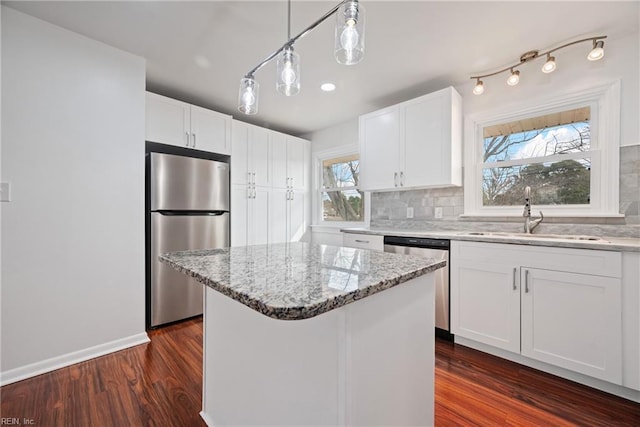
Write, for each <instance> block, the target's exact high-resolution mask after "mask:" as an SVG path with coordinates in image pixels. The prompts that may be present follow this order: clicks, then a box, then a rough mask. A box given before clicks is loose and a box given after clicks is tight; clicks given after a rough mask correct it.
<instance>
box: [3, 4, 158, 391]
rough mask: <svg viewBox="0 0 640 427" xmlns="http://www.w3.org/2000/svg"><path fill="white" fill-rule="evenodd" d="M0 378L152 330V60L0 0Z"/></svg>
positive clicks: (142, 337) (135, 339) (133, 340)
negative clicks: (148, 306)
mask: <svg viewBox="0 0 640 427" xmlns="http://www.w3.org/2000/svg"><path fill="white" fill-rule="evenodd" d="M1 75H2V106H3V108H2V146H1V148H2V168H1V171H2V177H1V180H2V181H10V182H11V184H12V193H13V197H12V201H11V202H10V203H3V204H2V205H1V209H2V217H1V219H2V228H1V230H2V231H1V233H2V252H1V253H2V261H1V262H2V289H1V292H2V294H1V296H2V298H1V299H2V302H1V310H2V312H1V321H2V323H1V331H2V336H1V338H2V342H1V344H2V345H1V353H0V354H1V361H0V370H1V379H0V381H2V383H8V382H12V381H16V380H18V379H21V378H24V377H28V376H31V375H34V374H36V373H39V372H42V371H47V370H51V369H55V368H56V367H59V366H62V365H67V364H70V363H74V362H76V361H79V360H83V359H86V358H90V357H94V356H96V355H98V354H102V353H105V352H110V351H114V350H116V349H119V348H123V347H127V346H131V345H134V344H137V343H141V342H144V341H146V340H147V336H146V333H145V324H144V306H145V296H144V288H145V276H144V123H145V112H144V111H145V109H144V102H145V101H144V99H145V98H144V91H145V62H144V60H143V59H142V58H139V57H136V56H133V55H131V54H128V53H126V52H122V51H120V50H117V49H115V48H112V47H109V46H107V45H104V44H102V43H99V42H96V41H93V40H90V39H88V38H86V37H83V36H80V35H77V34H75V33H72V32H69V31H66V30H63V29H61V28H59V27H55V26H52V25H50V24H48V23H45V22H43V21H40V20H37V19H35V18H32V17H30V16H27V15H24V14H21V13H19V12H16V11H14V10H13V9H10V8H6V7H3V8H2V74H1Z"/></svg>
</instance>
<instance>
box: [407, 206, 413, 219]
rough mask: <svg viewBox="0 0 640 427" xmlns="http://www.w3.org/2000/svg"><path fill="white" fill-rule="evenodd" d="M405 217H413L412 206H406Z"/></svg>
mask: <svg viewBox="0 0 640 427" xmlns="http://www.w3.org/2000/svg"><path fill="white" fill-rule="evenodd" d="M407 218H413V208H407Z"/></svg>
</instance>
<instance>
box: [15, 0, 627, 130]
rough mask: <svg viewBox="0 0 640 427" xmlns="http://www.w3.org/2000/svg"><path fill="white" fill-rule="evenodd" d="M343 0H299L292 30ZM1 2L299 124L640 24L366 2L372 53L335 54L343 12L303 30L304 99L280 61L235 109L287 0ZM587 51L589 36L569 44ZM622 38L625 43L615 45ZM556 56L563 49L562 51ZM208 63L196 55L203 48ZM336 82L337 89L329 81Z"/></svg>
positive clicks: (594, 16)
mask: <svg viewBox="0 0 640 427" xmlns="http://www.w3.org/2000/svg"><path fill="white" fill-rule="evenodd" d="M338 1H339V0H334V1H302V0H297V1H293V3H292V6H291V9H292V13H291V16H292V19H291V26H292V30H291V31H292V35H295V34H297V33H298V32H299V31H300V30H302V29H303V28H304V27H306V26H307V25H309V24H311V23H312V22H313V21H315V20H316V19H317V18H319V17H320V16H321V15H323V14H324V13H325V12H326V11H328V10H329V9H331V7H332V6H333V5H334V4H337V3H338ZM3 4H5V5H8V6H10V7H12V8H14V9H17V10H20V11H22V12H25V13H27V14H30V15H33V16H36V17H38V18H41V19H43V20H45V21H48V22H51V23H54V24H56V25H59V26H61V27H64V28H67V29H69V30H72V31H75V32H77V33H80V34H84V35H86V36H88V37H91V38H93V39H96V40H100V41H102V42H104V43H106V44H109V45H112V46H115V47H118V48H120V49H123V50H126V51H129V52H131V53H134V54H136V55H139V56H142V57H144V58H146V60H147V88H148V89H149V90H151V91H153V92H157V93H161V94H165V95H168V96H172V97H175V98H179V99H182V100H185V101H188V102H192V103H195V104H199V105H202V106H204V107H208V108H212V109H215V110H217V111H220V112H224V113H228V114H232V115H233V116H234V117H236V118H238V119H240V120H244V121H248V122H251V123H255V124H258V125H261V126H266V127H270V128H273V129H279V130H282V131H285V132H289V133H293V134H304V133H307V132H311V131H315V130H318V129H323V128H326V127H328V126H331V125H334V124H337V123H341V122H344V121H345V120H348V119H350V118H353V117H356V116H358V115H360V114H362V113H366V112H369V111H372V110H375V109H378V108H381V107H384V106H387V105H390V104H394V103H396V102H400V101H404V100H407V99H410V98H413V97H416V96H419V95H422V94H425V93H428V92H432V91H434V90H438V89H441V88H444V87H446V86H449V85H456V86H457V85H460V84H467V85H468V87H469V90H471V87H472V83H471V81H470V80H469V76H470V75H472V74H476V73H483V72H488V71H493V70H496V69H498V68H501V67H504V66H507V65H510V64H512V63H515V62H516V61H517V60H518V58H519V57H520V55H521V54H522V53H524V52H525V51H528V50H532V49H540V50H545V49H548V48H552V47H555V46H558V45H560V44H562V43H564V42H567V41H571V40H575V39H577V38H579V37H583V36H584V37H588V36H594V35H602V34H606V35H608V39H607V41H606V44H605V50H606V49H607V48H608V47H609V46H615V43H614V41H615V39H616V38H620V37H623V36H625V35H628V34H630V33H633V32H637V31H638V18H639V10H640V6H639V5H640V3H639V2H637V1H626V2H611V1H603V2H589V1H587V2H584V1H580V2H577V1H569V2H559V1H551V2H540V1H533V2H522V1H505V2H484V1H471V2H459V1H448V2H445V1H438V2H436V1H376V0H361V4H362V5H364V6H365V7H366V12H367V20H366V49H365V59H364V60H363V61H362V62H361V63H359V64H357V65H354V66H343V65H339V64H337V63H336V61H335V60H334V59H333V45H334V41H333V31H334V19H333V17H332V18H330V19H329V20H327V21H325V22H324V23H323V24H321V25H320V26H319V27H318V28H317V29H316V30H315V31H313V32H312V33H310V34H309V35H307V36H306V37H305V38H303V39H301V40H299V41H298V42H297V43H296V45H295V47H296V51H297V52H298V53H299V54H300V58H301V70H302V78H301V81H302V89H301V91H300V94H298V95H297V96H294V97H285V96H282V95H280V94H278V93H277V92H276V90H275V64H273V63H271V64H269V65H268V66H266V67H265V68H263V69H262V70H260V71H259V72H258V73H257V74H256V78H257V80H258V81H259V83H260V85H261V86H260V105H259V112H258V115H256V116H244V115H242V114H240V113H239V112H237V110H236V104H237V95H238V83H239V80H240V78H241V77H243V76H244V74H245V73H246V72H247V71H249V70H250V69H251V68H253V67H254V66H255V65H257V64H258V63H259V62H260V61H261V60H262V59H264V58H265V57H266V56H267V55H268V54H269V53H271V52H272V51H274V50H275V49H277V48H278V47H280V46H281V45H282V44H283V42H284V41H285V39H286V28H287V21H286V20H287V2H286V1H284V0H282V1H257V2H249V1H205V2H193V1H178V2H167V1H120V2H96V1H70V2H58V1H28V2H15V1H8V2H7V1H3ZM581 48H582V49H585V55H586V53H587V51H588V48H589V47H588V46H587V45H586V44H584V45H579V46H574V47H571V49H581ZM614 48H615V47H614ZM557 56H560V55H559V54H558V55H557ZM198 57H200V58H201V61H200V62H203V61H202V58H204V59H205V60H204V62H208V63H209V66H208V67H203V66H202V65H198V64H197V62H196V58H198ZM325 81H332V82H334V83H335V84H336V85H337V90H336V91H335V92H333V93H323V92H321V91H320V88H319V87H320V84H321V83H323V82H325Z"/></svg>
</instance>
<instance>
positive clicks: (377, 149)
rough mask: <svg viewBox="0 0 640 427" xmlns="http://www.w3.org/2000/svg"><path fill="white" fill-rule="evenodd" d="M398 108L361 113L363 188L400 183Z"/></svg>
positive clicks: (386, 187) (377, 188)
mask: <svg viewBox="0 0 640 427" xmlns="http://www.w3.org/2000/svg"><path fill="white" fill-rule="evenodd" d="M398 111H399V109H398V107H397V106H396V107H391V108H387V109H384V110H380V111H376V112H374V113H370V114H366V115H364V116H360V128H359V132H360V135H359V138H360V189H361V190H383V189H390V188H395V187H396V186H397V185H399V178H397V177H396V174H399V172H400V170H399V167H398V160H399V151H398V150H399V142H400V127H399V116H398Z"/></svg>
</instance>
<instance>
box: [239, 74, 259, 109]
mask: <svg viewBox="0 0 640 427" xmlns="http://www.w3.org/2000/svg"><path fill="white" fill-rule="evenodd" d="M259 88H260V85H259V84H258V82H257V81H256V80H255V79H254V78H253V74H248V75H246V76H245V77H243V78H242V79H241V80H240V91H239V93H238V110H239V111H240V112H241V113H244V114H247V115H253V114H257V113H258V89H259Z"/></svg>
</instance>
